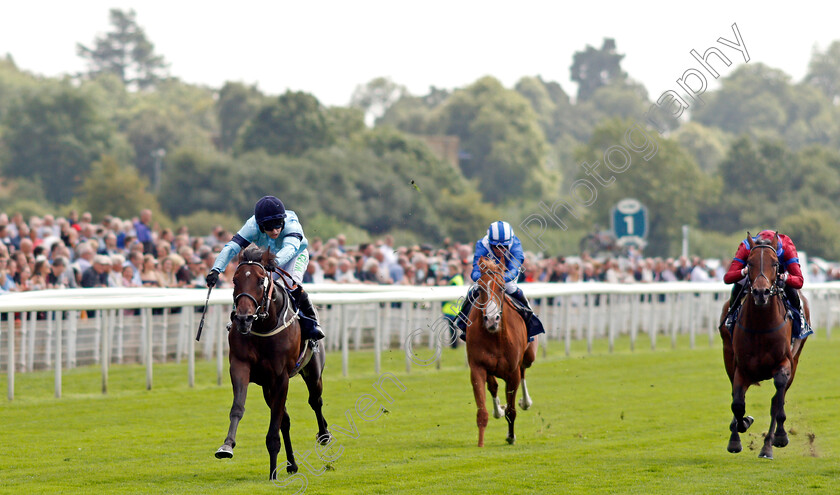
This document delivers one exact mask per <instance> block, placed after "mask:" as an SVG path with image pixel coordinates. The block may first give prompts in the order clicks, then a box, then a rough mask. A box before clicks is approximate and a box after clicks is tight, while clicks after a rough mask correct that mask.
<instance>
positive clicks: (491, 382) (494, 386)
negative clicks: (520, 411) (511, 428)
mask: <svg viewBox="0 0 840 495" xmlns="http://www.w3.org/2000/svg"><path fill="white" fill-rule="evenodd" d="M487 390H489V391H490V397H492V398H493V417H494V418H496V419H499V418H501V417H502V416H504V415H505V409H504V408H503V407H502V405H501V403H500V402H499V395H498V394H499V382H497V381H496V377H495V376H493V375H487Z"/></svg>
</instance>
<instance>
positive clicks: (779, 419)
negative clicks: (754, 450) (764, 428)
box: [758, 360, 790, 459]
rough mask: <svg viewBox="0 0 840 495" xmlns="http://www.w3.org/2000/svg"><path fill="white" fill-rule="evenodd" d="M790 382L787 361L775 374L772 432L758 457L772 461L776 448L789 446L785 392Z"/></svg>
mask: <svg viewBox="0 0 840 495" xmlns="http://www.w3.org/2000/svg"><path fill="white" fill-rule="evenodd" d="M788 380H790V362H789V361H787V360H785V362H784V363H782V366H781V368H779V370H778V371H776V373H774V374H773V385H774V386H775V387H776V393H775V394H774V395H773V401H772V402H771V405H770V430H769V431H768V432H767V435H766V436H765V437H764V447H762V448H761V453H759V454H758V457H762V458H764V459H772V458H773V447H774V446H775V447H785V446H787V444H788V436H787V432H786V431H785V420H786V419H787V416H786V415H785V390H787V384H788ZM774 429H775V430H776V431H775V432H774V431H773V430H774Z"/></svg>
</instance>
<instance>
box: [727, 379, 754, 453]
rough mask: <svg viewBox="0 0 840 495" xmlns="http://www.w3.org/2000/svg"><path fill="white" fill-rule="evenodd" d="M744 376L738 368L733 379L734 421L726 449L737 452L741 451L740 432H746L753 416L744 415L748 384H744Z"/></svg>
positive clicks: (730, 428) (730, 427)
mask: <svg viewBox="0 0 840 495" xmlns="http://www.w3.org/2000/svg"><path fill="white" fill-rule="evenodd" d="M744 383H745V381H744V378H743V377H742V376H741V373H740V372H739V371H738V370H737V369H736V370H735V376H734V377H733V381H732V414H733V415H734V417H733V418H732V422H731V423H730V424H729V430H730V431H731V432H732V434H731V435H730V436H729V445H728V446H727V447H726V450H728V451H729V452H732V453H733V454H737V453H738V452H740V451H741V436H740V435H738V433H739V432H740V433H744V432H746V431H747V429H748V428H749V427H750V425H752V423H753V418H752V417H751V416H747V417H744V413H745V412H746V395H747V387H748V386H747V385H745V384H744Z"/></svg>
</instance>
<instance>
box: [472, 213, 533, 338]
mask: <svg viewBox="0 0 840 495" xmlns="http://www.w3.org/2000/svg"><path fill="white" fill-rule="evenodd" d="M484 256H488V257H493V258H494V259H495V260H496V261H498V262H500V263H502V264H503V265H504V267H505V292H506V293H507V294H508V295H510V296H511V298H512V299H514V300H515V301H517V302H518V303H519V304H520V305H521V306H522V309H521V310H520V314H521V315H522V319H523V320H525V327H526V328H527V329H528V341H529V342H530V341H531V340H533V338H534V336H536V335H538V334H541V333H545V330H544V329H543V326H542V322H540V319H539V318H538V317H537V315H535V314H534V311H533V310H532V309H531V305H530V304H528V300H527V299H526V298H525V294H523V293H522V289H520V288H519V287H518V286H517V285H516V279H517V278H519V272H520V271H521V270H522V264H523V263H525V253H524V252H523V251H522V242H520V240H519V238H518V237H516V235H515V234H514V233H513V229H512V228H511V226H510V224H509V223H507V222H503V221H498V222H493V223H492V224H490V227H489V228H488V229H487V235H485V236H484V237H483V238H481V239H479V240H478V241H476V243H475V254H474V255H473V269H472V274H471V278H472V279H473V280H474V281H477V280H478V278H479V277H480V276H481V267H480V266H479V263H480V260H481V258H482V257H484ZM477 291H478V286H477V285H473V286H472V287H471V288H470V291H469V292H468V293H467V297H466V298H465V300H464V304H463V305H462V306H461V312H460V313H459V314H458V316H457V317H456V319H455V324H456V325H457V326H458V328H460V329H461V331H462V333H461V339H462V340H466V333H465V332H466V331H467V324H468V323H469V316H470V310H471V309H472V305H473V302H474V301H475V299H476V298H477V297H478V294H477Z"/></svg>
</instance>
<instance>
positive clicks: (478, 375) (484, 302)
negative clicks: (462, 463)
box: [467, 256, 537, 447]
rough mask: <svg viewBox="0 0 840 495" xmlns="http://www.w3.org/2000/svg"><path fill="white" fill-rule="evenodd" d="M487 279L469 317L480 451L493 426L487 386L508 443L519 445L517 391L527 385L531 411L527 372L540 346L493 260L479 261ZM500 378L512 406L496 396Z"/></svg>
mask: <svg viewBox="0 0 840 495" xmlns="http://www.w3.org/2000/svg"><path fill="white" fill-rule="evenodd" d="M479 267H480V268H481V276H480V277H479V279H478V280H477V284H478V288H477V290H478V296H477V298H476V301H475V303H474V304H473V307H472V309H471V310H470V314H469V322H468V324H467V360H468V361H469V365H470V379H471V380H472V387H473V394H474V395H475V403H476V405H477V406H478V412H477V414H476V423H477V424H478V446H479V447H483V446H484V429H485V428H486V427H487V419H488V415H487V407H486V404H485V395H484V384H485V383H487V389H488V390H490V395H491V396H492V397H493V416H495V417H496V418H501V417H502V414H504V416H505V419H507V422H508V436H507V442H508V443H509V444H511V445H512V444H513V443H514V442H516V435H515V434H514V431H513V423H514V421H515V420H516V405H515V401H516V391H517V389H518V388H519V384H520V382H521V383H522V401H521V402H520V406H522V409H523V410H527V409H528V408H529V407H531V404H532V402H531V397H530V396H529V395H528V387H527V386H526V385H525V369H526V368H528V367H530V366H531V364H532V363H533V362H534V360H535V359H536V357H537V341H536V339H535V340H534V341H533V342H530V343H529V342H528V332H527V330H526V328H525V321H524V320H523V319H522V317H521V316H520V315H519V313H518V312H517V310H516V308H515V307H514V305H513V303H512V302H511V300H510V298H509V297H506V296H505V290H504V289H505V279H504V269H503V268H502V267H501V265H500V264H499V263H498V262H496V260H494V259H493V258H491V257H486V256H485V257H482V258H481V259H480V261H479ZM496 377H498V378H501V379H502V380H504V381H505V397H506V399H507V405H506V407H504V408H502V407H501V406H500V404H499V398H498V397H497V395H496V393H497V391H498V388H499V385H498V383H497V382H496Z"/></svg>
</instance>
